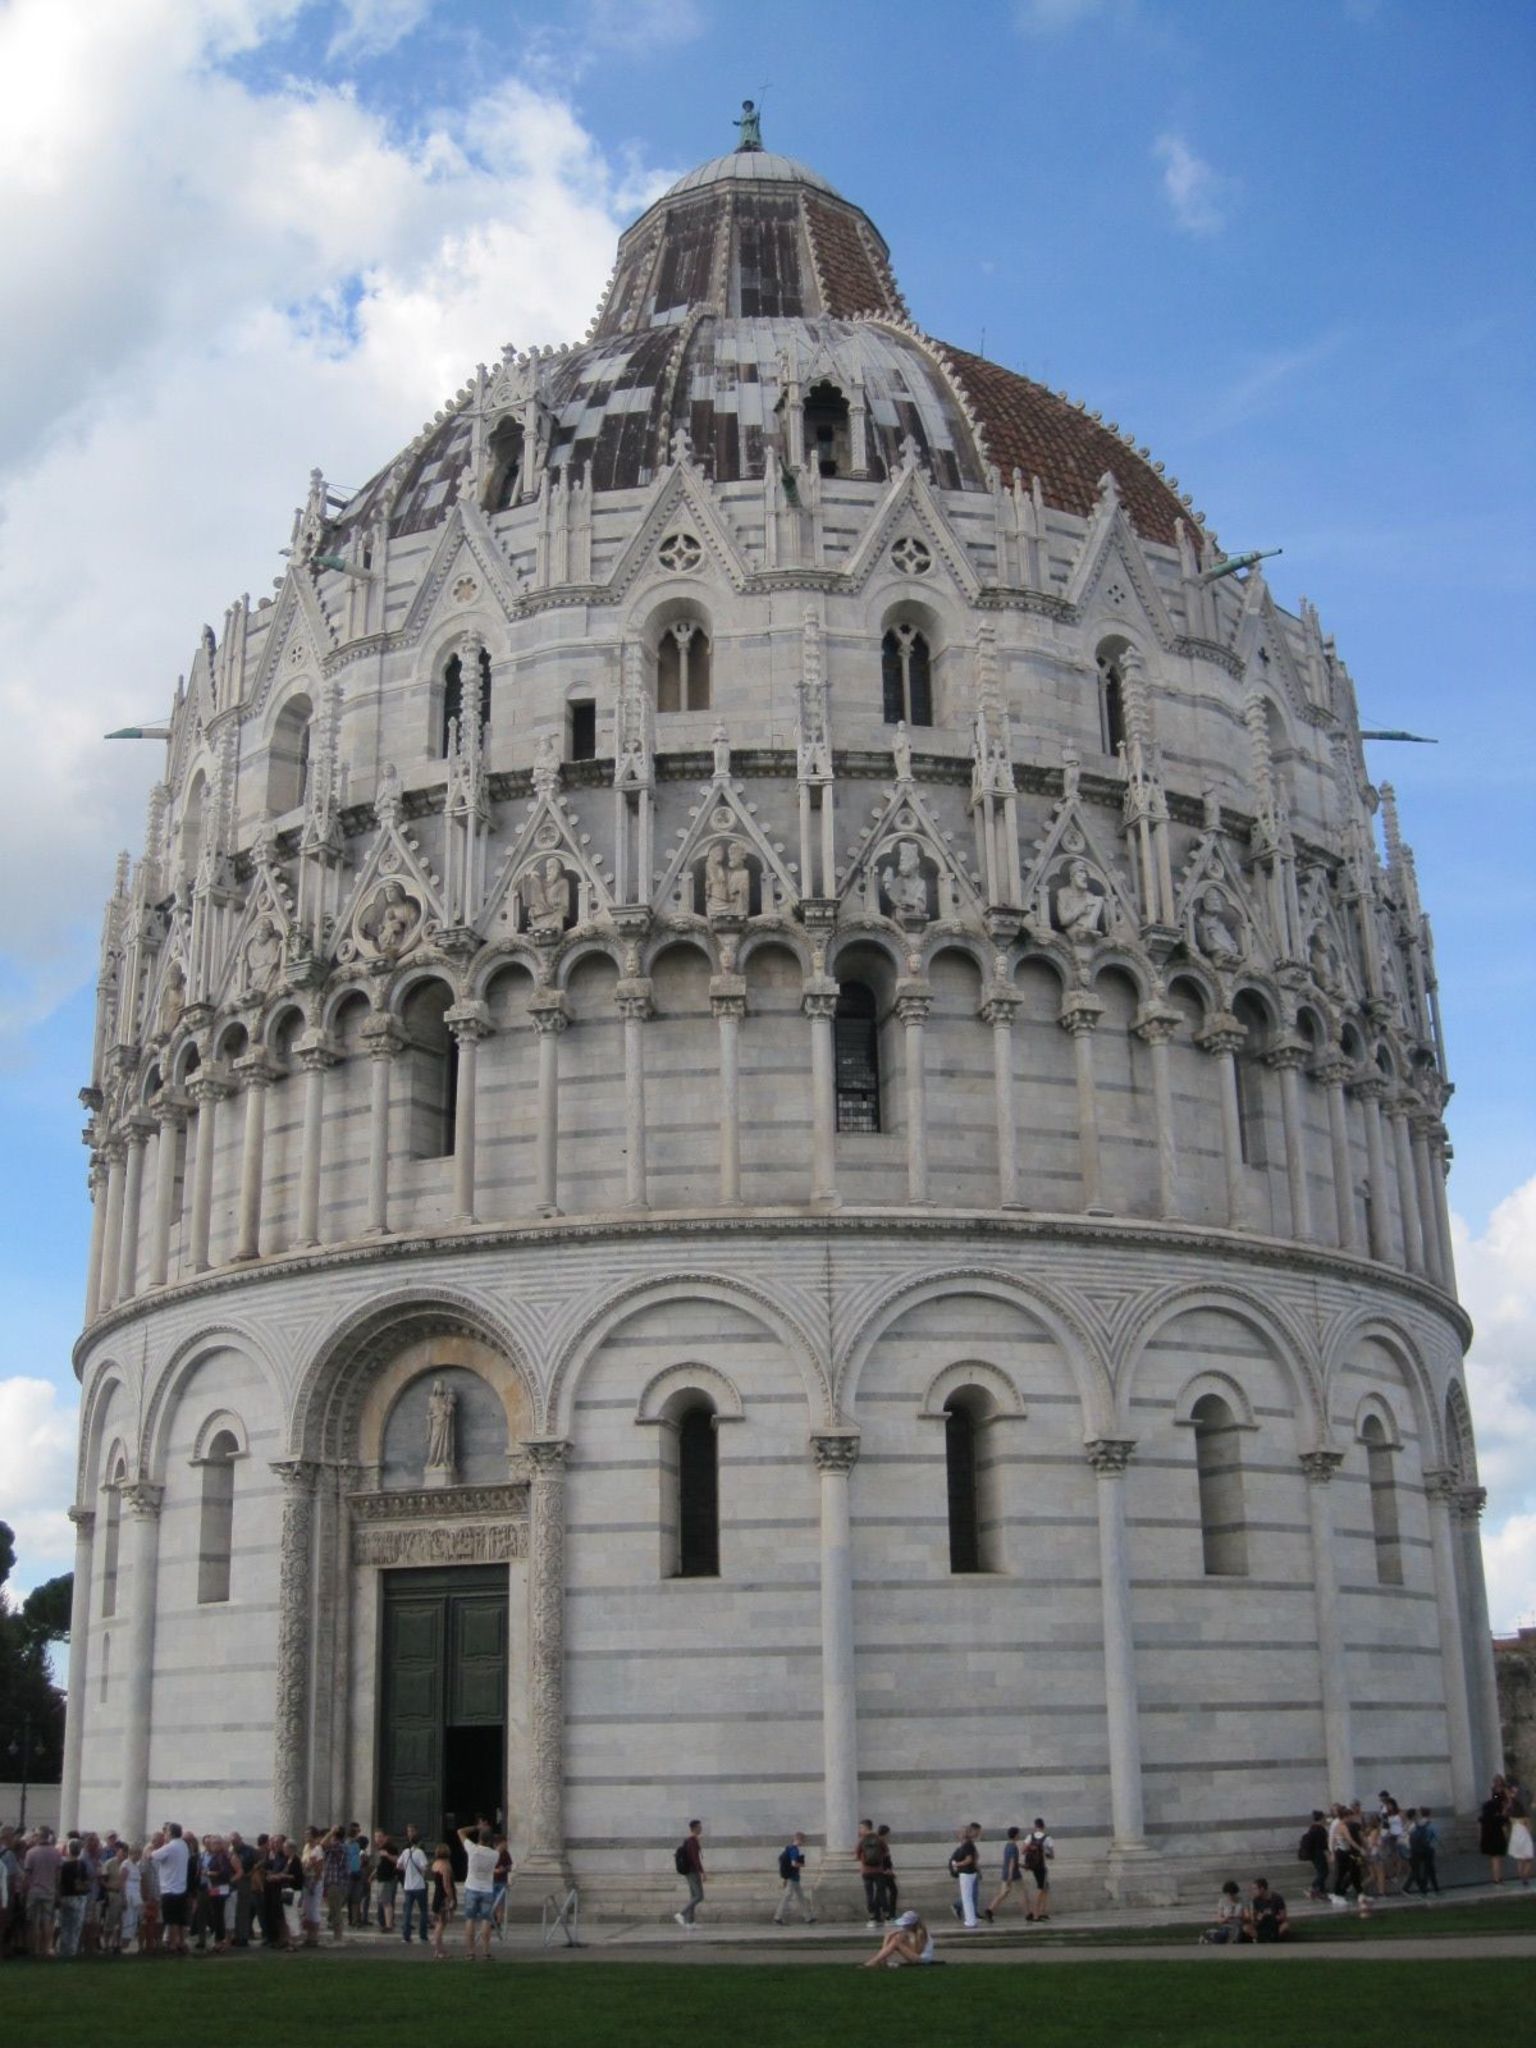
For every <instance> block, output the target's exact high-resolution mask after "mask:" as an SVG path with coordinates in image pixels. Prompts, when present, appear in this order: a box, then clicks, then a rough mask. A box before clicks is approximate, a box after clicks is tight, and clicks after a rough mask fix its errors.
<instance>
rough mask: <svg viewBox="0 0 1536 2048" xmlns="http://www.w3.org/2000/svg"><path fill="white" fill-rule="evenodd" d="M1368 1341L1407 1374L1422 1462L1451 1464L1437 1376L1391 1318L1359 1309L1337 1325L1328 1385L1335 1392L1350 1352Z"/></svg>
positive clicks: (1326, 1366) (1329, 1351)
mask: <svg viewBox="0 0 1536 2048" xmlns="http://www.w3.org/2000/svg"><path fill="white" fill-rule="evenodd" d="M1367 1338H1371V1339H1374V1341H1375V1342H1376V1343H1378V1344H1380V1345H1381V1347H1382V1349H1383V1350H1384V1351H1386V1352H1387V1353H1388V1354H1389V1355H1390V1356H1391V1358H1392V1359H1393V1361H1394V1362H1395V1364H1396V1365H1397V1367H1398V1370H1399V1371H1400V1372H1401V1373H1402V1375H1403V1383H1404V1386H1405V1387H1406V1389H1407V1393H1408V1399H1409V1400H1410V1402H1411V1403H1412V1404H1413V1418H1414V1424H1415V1426H1416V1428H1417V1429H1418V1433H1419V1445H1420V1460H1421V1463H1422V1464H1423V1466H1424V1468H1425V1470H1426V1471H1427V1470H1429V1469H1430V1468H1431V1467H1432V1466H1435V1465H1439V1464H1441V1463H1443V1462H1449V1460H1448V1456H1447V1450H1446V1438H1445V1434H1444V1431H1443V1429H1442V1427H1441V1422H1440V1417H1439V1414H1438V1413H1437V1404H1436V1401H1435V1391H1434V1377H1433V1375H1432V1374H1431V1372H1430V1370H1429V1367H1428V1365H1427V1364H1426V1363H1425V1360H1424V1355H1423V1353H1422V1352H1421V1351H1420V1349H1419V1347H1418V1345H1417V1344H1416V1343H1415V1342H1414V1340H1413V1338H1412V1337H1410V1336H1409V1334H1408V1332H1407V1331H1406V1330H1404V1329H1403V1328H1402V1327H1401V1325H1399V1324H1397V1323H1395V1322H1393V1321H1392V1319H1391V1318H1390V1317H1389V1316H1384V1315H1382V1314H1381V1313H1380V1312H1379V1311H1373V1310H1370V1309H1366V1310H1364V1311H1363V1312H1362V1311H1358V1310H1357V1311H1353V1312H1349V1313H1346V1314H1345V1315H1344V1316H1342V1317H1341V1318H1340V1319H1339V1321H1338V1322H1337V1323H1335V1325H1334V1327H1333V1329H1332V1330H1331V1331H1330V1333H1329V1336H1328V1340H1327V1343H1326V1344H1325V1345H1324V1347H1323V1374H1324V1378H1325V1381H1326V1384H1327V1386H1328V1387H1329V1389H1330V1390H1331V1389H1332V1387H1333V1383H1334V1379H1335V1377H1336V1376H1337V1374H1338V1373H1339V1371H1340V1370H1341V1368H1342V1367H1343V1365H1344V1364H1345V1362H1346V1360H1347V1359H1348V1358H1349V1355H1350V1353H1351V1352H1352V1351H1354V1350H1355V1349H1356V1347H1357V1346H1358V1345H1360V1344H1361V1343H1363V1342H1364V1341H1365V1340H1366V1339H1367Z"/></svg>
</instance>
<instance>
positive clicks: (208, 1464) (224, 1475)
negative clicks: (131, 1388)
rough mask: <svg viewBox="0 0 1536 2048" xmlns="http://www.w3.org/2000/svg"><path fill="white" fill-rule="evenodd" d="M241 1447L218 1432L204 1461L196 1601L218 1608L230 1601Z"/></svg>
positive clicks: (232, 1437) (229, 1437)
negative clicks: (236, 1463) (238, 1463)
mask: <svg viewBox="0 0 1536 2048" xmlns="http://www.w3.org/2000/svg"><path fill="white" fill-rule="evenodd" d="M239 1451H240V1446H239V1444H238V1443H237V1442H236V1441H235V1438H234V1436H233V1435H232V1433H231V1432H230V1431H229V1430H227V1429H221V1430H220V1431H219V1432H218V1434H217V1435H216V1436H215V1437H214V1438H213V1440H212V1442H211V1443H210V1444H209V1446H208V1449H207V1451H206V1452H205V1454H204V1458H203V1499H202V1512H201V1514H200V1516H199V1519H198V1531H197V1601H198V1605H199V1606H200V1607H209V1606H217V1605H218V1604H220V1603H221V1602H223V1601H226V1600H228V1598H229V1561H230V1555H231V1552H232V1550H233V1547H234V1523H235V1459H236V1457H237V1456H238V1455H239Z"/></svg>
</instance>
